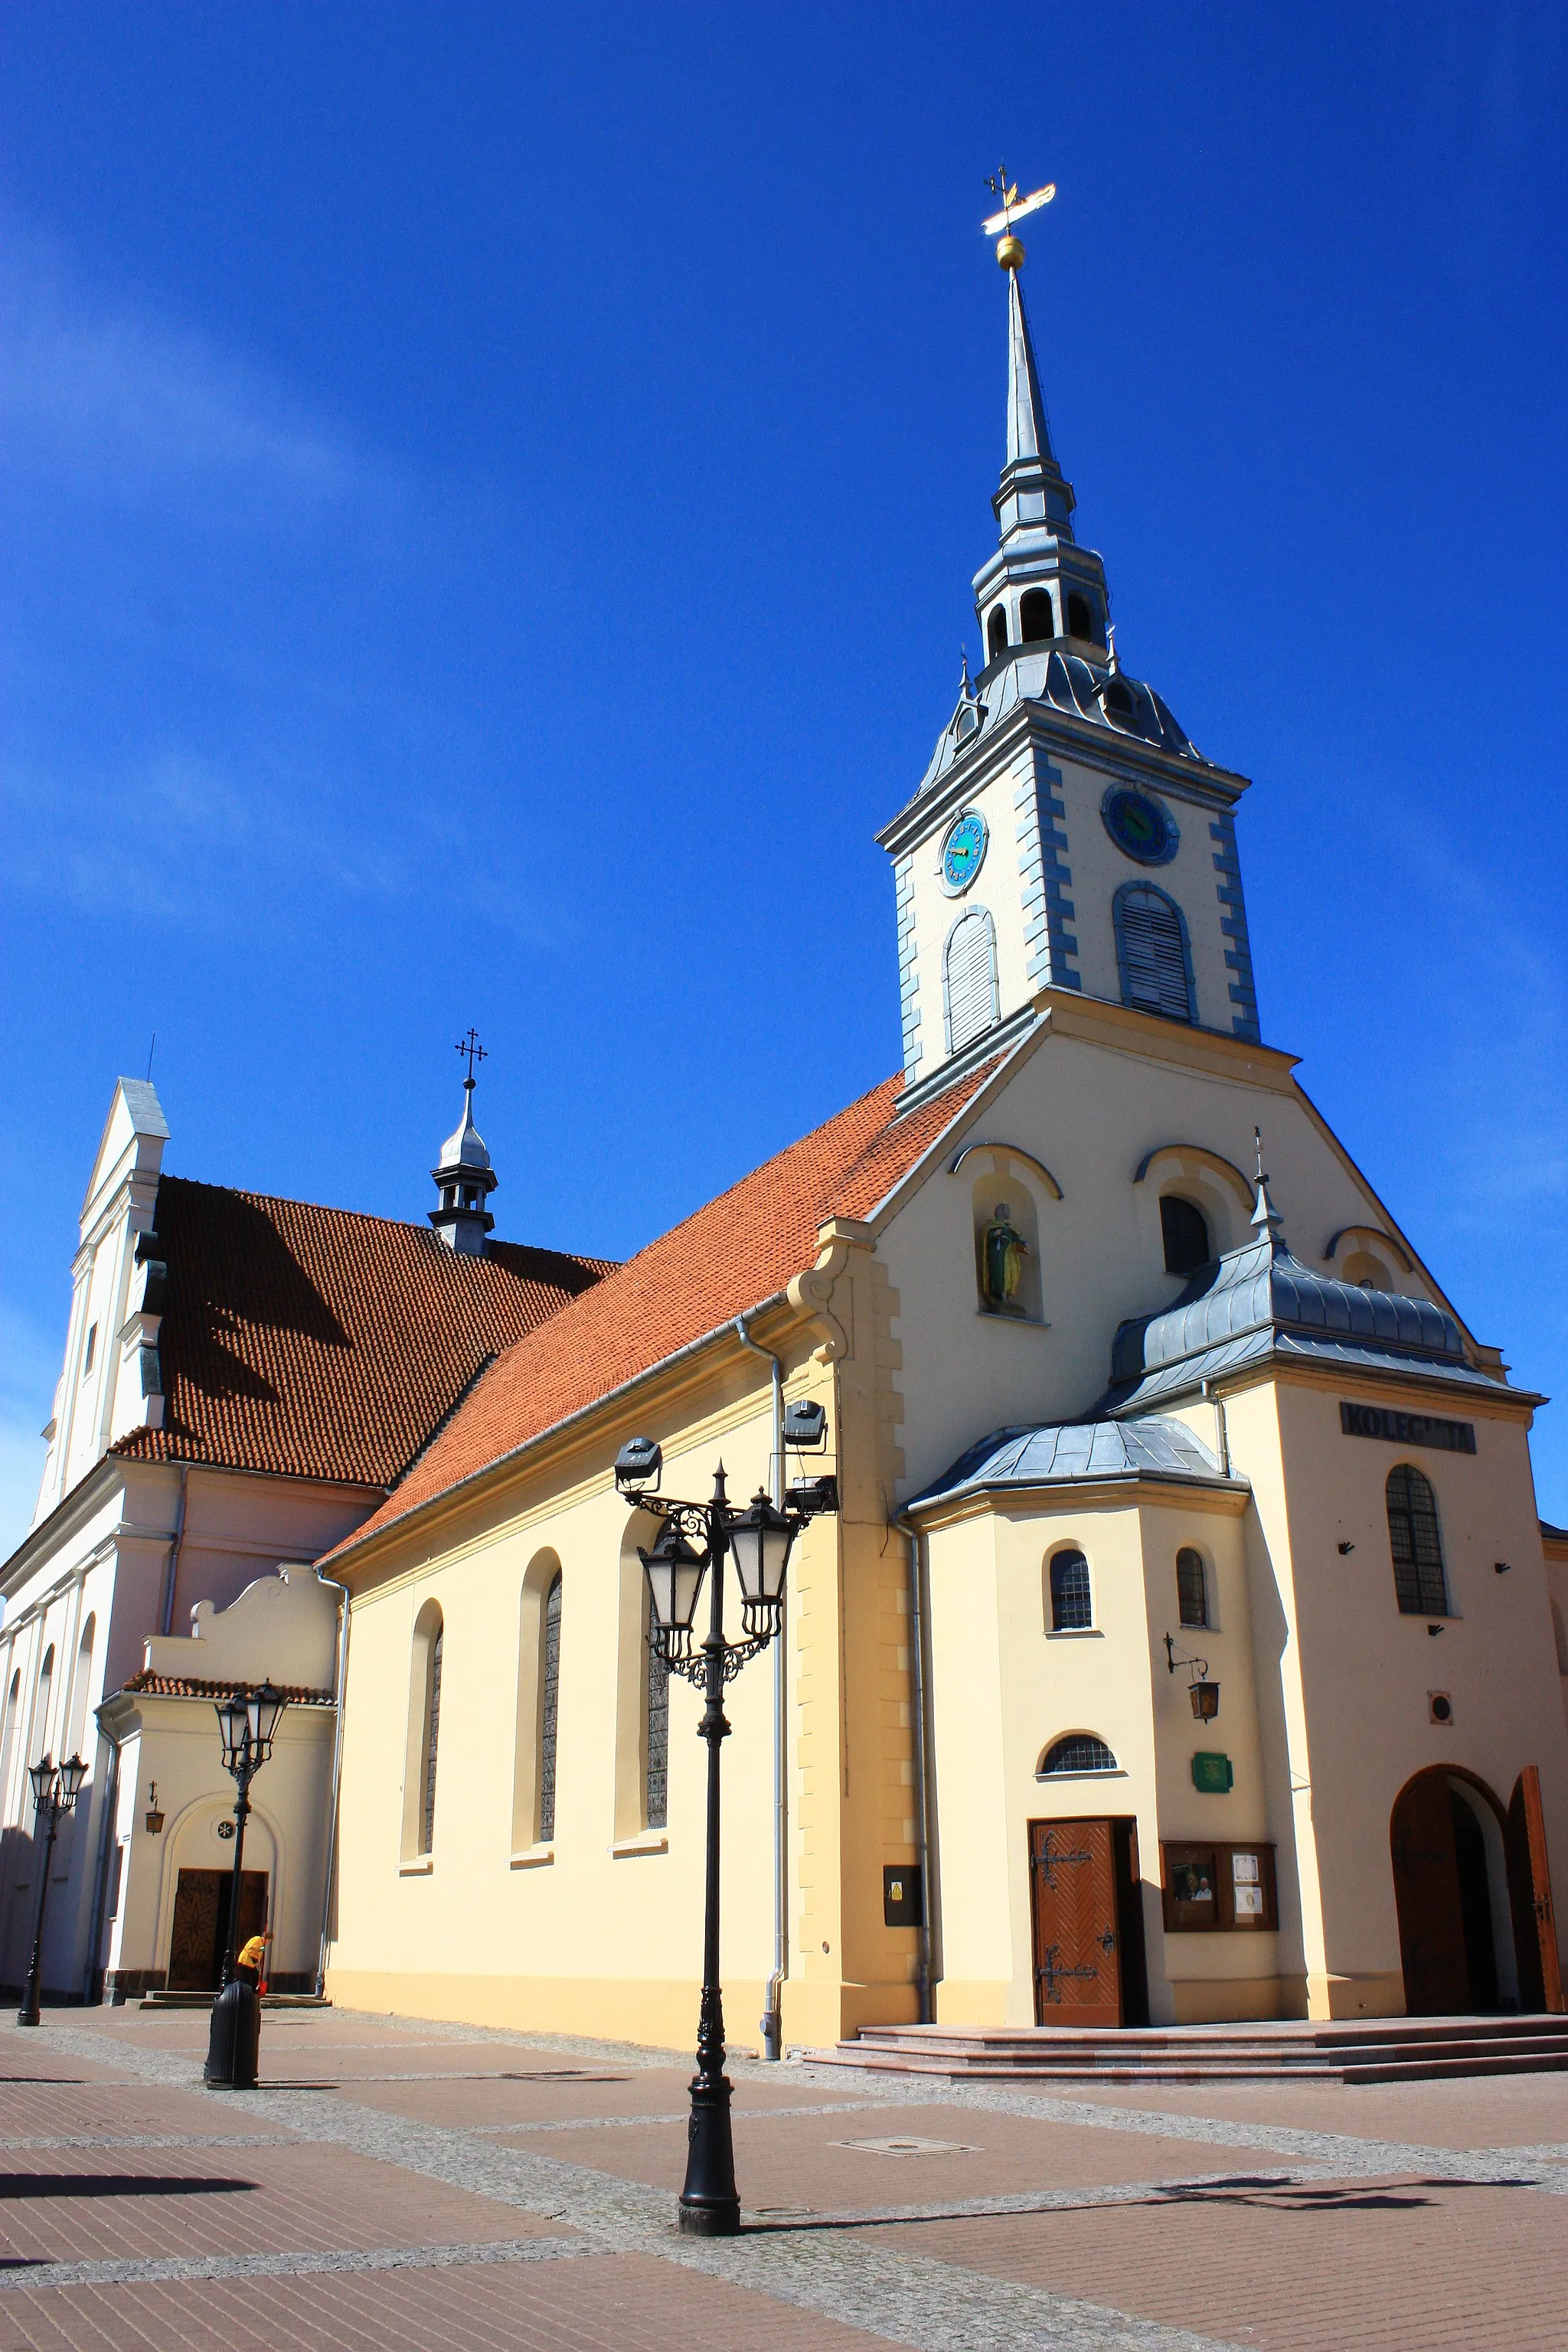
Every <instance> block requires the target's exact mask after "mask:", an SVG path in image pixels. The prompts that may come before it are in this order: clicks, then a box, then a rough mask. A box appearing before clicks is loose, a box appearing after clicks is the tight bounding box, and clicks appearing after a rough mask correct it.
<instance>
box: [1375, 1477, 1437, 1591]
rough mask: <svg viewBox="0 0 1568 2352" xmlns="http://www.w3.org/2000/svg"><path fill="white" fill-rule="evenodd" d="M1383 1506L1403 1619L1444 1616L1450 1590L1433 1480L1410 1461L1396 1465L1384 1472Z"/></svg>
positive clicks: (1395, 1584)
mask: <svg viewBox="0 0 1568 2352" xmlns="http://www.w3.org/2000/svg"><path fill="white" fill-rule="evenodd" d="M1387 1502H1388V1545H1389V1549H1390V1550H1391V1551H1392V1552H1393V1554H1394V1592H1395V1593H1396V1595H1397V1596H1398V1600H1399V1608H1400V1613H1401V1615H1402V1616H1405V1617H1446V1616H1447V1613H1448V1587H1447V1579H1446V1578H1445V1576H1444V1574H1443V1539H1442V1538H1441V1536H1440V1535H1439V1534H1438V1532H1437V1497H1436V1495H1434V1494H1433V1492H1432V1487H1431V1482H1430V1481H1429V1480H1428V1479H1427V1478H1426V1475H1425V1474H1424V1473H1423V1472H1421V1471H1419V1470H1417V1469H1416V1467H1415V1464H1414V1463H1413V1462H1396V1463H1395V1464H1394V1467H1393V1469H1392V1470H1391V1471H1390V1472H1389V1474H1388V1487H1387Z"/></svg>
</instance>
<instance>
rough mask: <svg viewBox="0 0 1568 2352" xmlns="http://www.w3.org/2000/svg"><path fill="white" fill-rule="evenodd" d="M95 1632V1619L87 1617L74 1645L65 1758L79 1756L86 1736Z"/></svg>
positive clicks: (96, 1625) (96, 1629)
mask: <svg viewBox="0 0 1568 2352" xmlns="http://www.w3.org/2000/svg"><path fill="white" fill-rule="evenodd" d="M97 1631H98V1620H97V1618H96V1617H89V1619H88V1621H87V1623H86V1624H85V1625H84V1626H83V1627H82V1629H81V1639H80V1641H79V1643H77V1645H76V1678H75V1680H74V1681H73V1682H72V1684H71V1707H70V1722H69V1725H68V1727H67V1730H66V1737H65V1746H64V1750H63V1752H64V1753H65V1754H66V1755H67V1756H79V1755H80V1754H81V1752H82V1745H81V1743H82V1741H83V1739H84V1738H86V1736H87V1705H88V1700H89V1698H90V1696H92V1644H93V1639H94V1636H95V1634H96V1633H97Z"/></svg>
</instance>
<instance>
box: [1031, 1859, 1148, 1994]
mask: <svg viewBox="0 0 1568 2352" xmlns="http://www.w3.org/2000/svg"><path fill="white" fill-rule="evenodd" d="M1029 1906H1030V1914H1031V1920H1032V1925H1033V1930H1034V1966H1035V2022H1036V2024H1037V2025H1088V2026H1117V2025H1143V2024H1146V2023H1147V2022H1148V2016H1149V2000H1148V1988H1147V1979H1146V1975H1145V1969H1144V1957H1143V1895H1142V1886H1141V1885H1139V1877H1138V1832H1137V1826H1136V1824H1135V1823H1134V1822H1131V1821H1130V1820H1127V1821H1115V1820H1113V1821H1065V1822H1030V1823H1029Z"/></svg>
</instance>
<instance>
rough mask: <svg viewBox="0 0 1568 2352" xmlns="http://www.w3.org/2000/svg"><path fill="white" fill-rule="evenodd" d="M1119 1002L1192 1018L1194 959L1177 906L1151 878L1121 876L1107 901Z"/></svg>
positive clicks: (1195, 1012) (1194, 1014)
mask: <svg viewBox="0 0 1568 2352" xmlns="http://www.w3.org/2000/svg"><path fill="white" fill-rule="evenodd" d="M1110 911H1111V920H1112V921H1113V923H1114V924H1115V927H1116V963H1117V969H1118V971H1120V973H1121V1002H1122V1003H1123V1004H1134V1005H1136V1006H1137V1007H1138V1009H1139V1011H1140V1012H1142V1013H1163V1015H1164V1016H1165V1018H1166V1020H1167V1021H1195V1020H1196V1019H1197V1017H1198V1007H1197V996H1196V992H1195V991H1194V987H1193V959H1192V953H1191V950H1189V948H1188V945H1187V926H1186V922H1185V919H1184V917H1183V914H1182V910H1181V908H1179V907H1178V906H1177V904H1176V902H1175V900H1174V899H1173V898H1167V897H1166V895H1165V893H1164V891H1163V890H1157V889H1156V888H1155V887H1154V885H1153V883H1152V882H1124V883H1123V884H1122V885H1121V889H1120V890H1118V892H1117V894H1116V896H1115V898H1113V899H1112V901H1111V909H1110Z"/></svg>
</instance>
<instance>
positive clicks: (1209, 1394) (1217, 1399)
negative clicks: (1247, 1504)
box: [1201, 1381, 1230, 1478]
mask: <svg viewBox="0 0 1568 2352" xmlns="http://www.w3.org/2000/svg"><path fill="white" fill-rule="evenodd" d="M1201 1392H1202V1394H1203V1395H1204V1396H1205V1397H1206V1398H1207V1400H1208V1402H1209V1403H1210V1404H1212V1405H1213V1407H1214V1433H1215V1451H1216V1452H1217V1454H1218V1455H1219V1466H1220V1468H1221V1470H1222V1471H1223V1472H1224V1473H1225V1475H1226V1477H1227V1478H1228V1477H1229V1475H1230V1432H1229V1430H1228V1429H1227V1428H1226V1418H1225V1399H1224V1398H1223V1397H1222V1396H1220V1395H1218V1394H1217V1393H1216V1392H1215V1385H1214V1382H1213V1381H1204V1382H1203V1385H1202V1391H1201Z"/></svg>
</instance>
